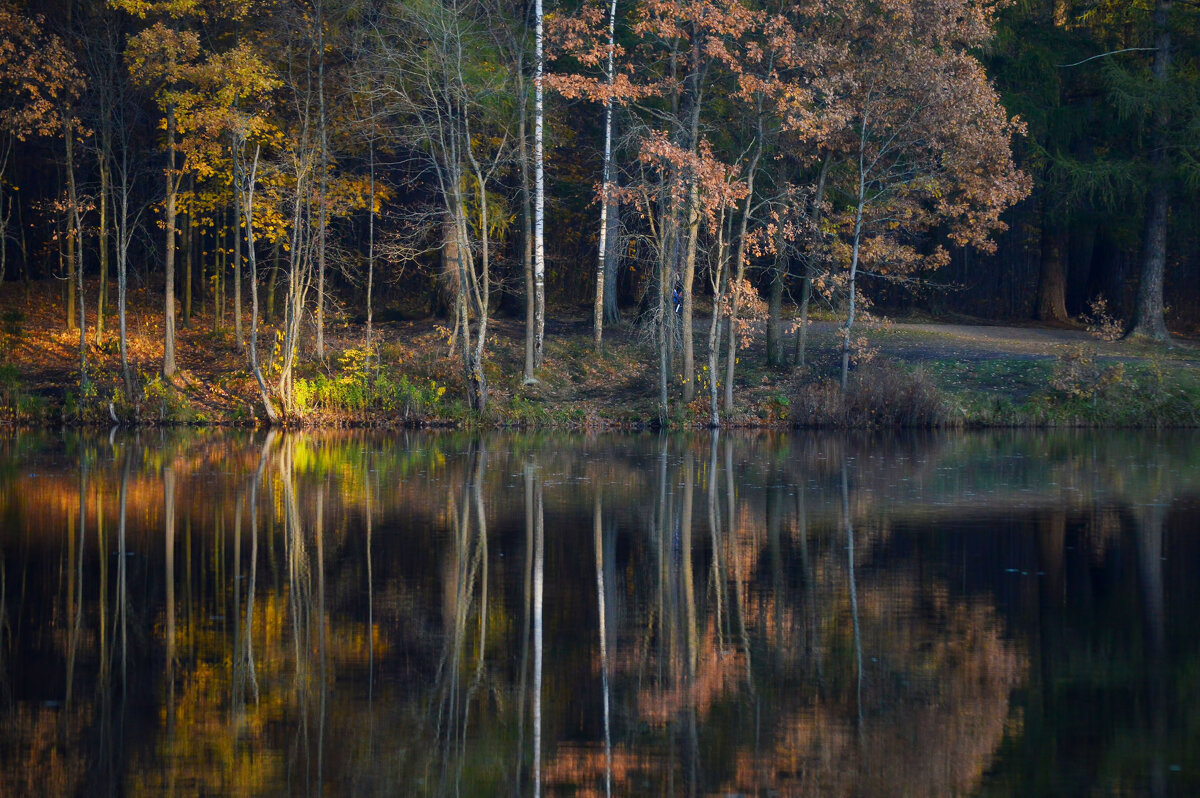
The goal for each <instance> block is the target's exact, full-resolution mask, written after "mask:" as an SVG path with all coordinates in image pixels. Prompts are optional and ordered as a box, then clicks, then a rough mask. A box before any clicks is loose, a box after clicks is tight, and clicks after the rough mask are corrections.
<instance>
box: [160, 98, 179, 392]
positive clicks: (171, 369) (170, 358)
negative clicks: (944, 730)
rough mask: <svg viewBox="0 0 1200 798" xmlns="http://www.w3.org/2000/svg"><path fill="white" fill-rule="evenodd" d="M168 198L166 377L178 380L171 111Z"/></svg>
mask: <svg viewBox="0 0 1200 798" xmlns="http://www.w3.org/2000/svg"><path fill="white" fill-rule="evenodd" d="M166 178H167V196H166V203H165V204H166V208H165V209H164V212H163V217H164V218H163V221H164V224H165V226H166V233H167V241H166V248H165V250H164V253H163V269H164V272H165V283H164V287H163V368H162V373H163V376H164V377H166V378H167V379H170V378H171V377H173V376H175V191H176V188H177V186H178V181H177V179H176V176H175V109H174V108H168V109H167V172H166Z"/></svg>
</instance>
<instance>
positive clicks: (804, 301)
mask: <svg viewBox="0 0 1200 798" xmlns="http://www.w3.org/2000/svg"><path fill="white" fill-rule="evenodd" d="M811 302H812V278H811V277H810V276H809V275H808V274H805V275H804V277H802V278H801V282H800V324H799V325H798V327H797V329H796V354H795V358H796V360H795V362H796V366H797V367H798V368H804V357H805V349H806V348H807V346H808V306H809V304H810V303H811Z"/></svg>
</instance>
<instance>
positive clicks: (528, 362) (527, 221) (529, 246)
mask: <svg viewBox="0 0 1200 798" xmlns="http://www.w3.org/2000/svg"><path fill="white" fill-rule="evenodd" d="M523 54H524V50H523V49H519V50H518V54H517V95H518V97H519V98H520V103H521V105H520V108H519V109H518V114H517V142H518V152H519V157H520V160H521V266H522V269H521V271H522V274H523V275H524V278H525V370H524V373H523V381H524V383H525V384H526V385H532V384H533V383H535V382H537V378H536V377H535V376H533V372H534V346H533V341H534V337H535V336H536V334H537V324H536V321H537V312H536V310H537V303H536V301H535V299H534V285H533V283H534V279H533V210H532V199H533V192H532V191H530V182H531V181H530V177H529V131H528V130H527V126H526V119H527V116H528V103H527V101H526V97H525V69H524V59H523V57H522V56H523Z"/></svg>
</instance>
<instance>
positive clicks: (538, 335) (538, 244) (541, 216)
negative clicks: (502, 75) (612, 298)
mask: <svg viewBox="0 0 1200 798" xmlns="http://www.w3.org/2000/svg"><path fill="white" fill-rule="evenodd" d="M533 13H534V16H535V18H536V19H535V27H534V57H535V59H536V60H535V64H534V78H533V188H534V200H533V295H534V303H535V306H534V321H535V324H534V326H535V327H536V330H535V332H534V339H533V366H534V368H540V367H541V365H542V358H543V357H544V355H545V337H546V247H545V242H544V241H543V232H544V229H545V225H546V175H545V163H544V161H545V158H544V153H543V147H542V128H543V126H544V124H545V108H544V107H543V102H542V73H543V71H544V70H545V66H546V65H545V61H546V59H545V53H544V51H543V42H542V0H534V12H533Z"/></svg>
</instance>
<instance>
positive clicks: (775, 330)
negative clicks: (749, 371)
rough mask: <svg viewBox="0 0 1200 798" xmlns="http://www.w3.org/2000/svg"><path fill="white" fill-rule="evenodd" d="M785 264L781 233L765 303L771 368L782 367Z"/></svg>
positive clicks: (768, 353)
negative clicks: (769, 289)
mask: <svg viewBox="0 0 1200 798" xmlns="http://www.w3.org/2000/svg"><path fill="white" fill-rule="evenodd" d="M781 230H782V228H781ZM785 262H786V261H785V259H784V256H783V235H782V233H781V234H780V236H779V241H777V242H776V247H775V261H774V263H772V264H771V293H770V298H769V299H768V301H767V365H768V366H770V367H771V368H780V367H781V366H783V288H784V278H785V276H786V274H787V268H786V266H785V265H784V263H785Z"/></svg>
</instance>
